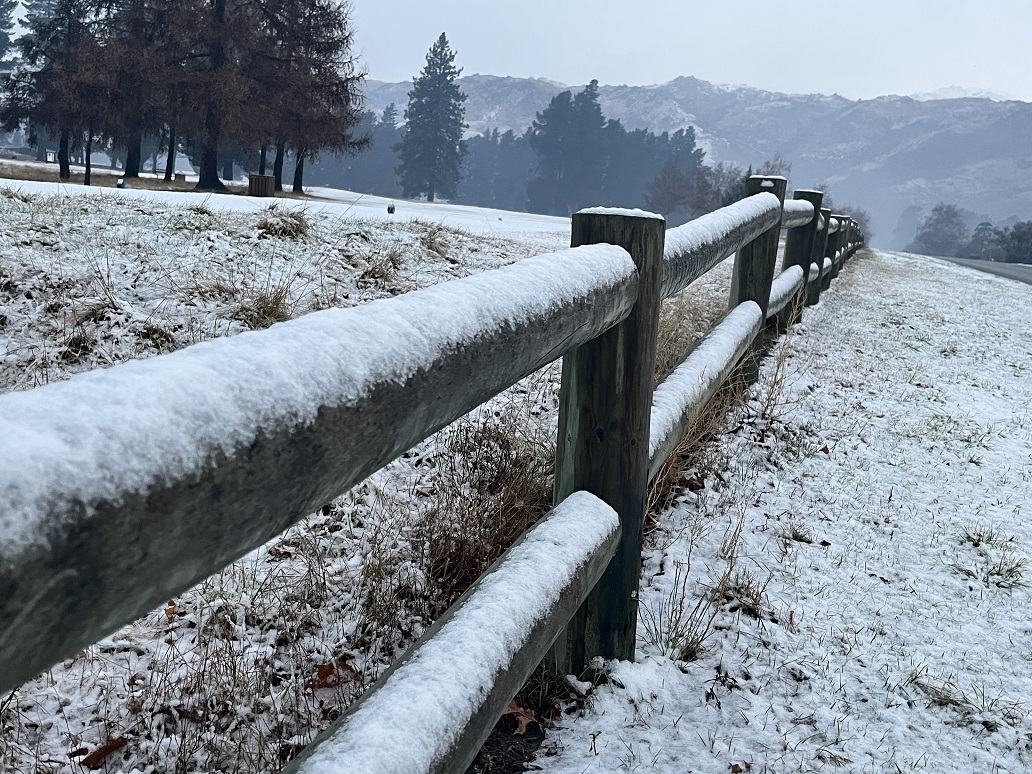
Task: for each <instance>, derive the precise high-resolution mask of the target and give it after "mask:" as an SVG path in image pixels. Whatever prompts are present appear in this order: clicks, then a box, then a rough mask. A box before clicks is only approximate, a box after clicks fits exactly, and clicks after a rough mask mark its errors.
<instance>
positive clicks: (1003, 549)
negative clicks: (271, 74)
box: [0, 181, 1032, 774]
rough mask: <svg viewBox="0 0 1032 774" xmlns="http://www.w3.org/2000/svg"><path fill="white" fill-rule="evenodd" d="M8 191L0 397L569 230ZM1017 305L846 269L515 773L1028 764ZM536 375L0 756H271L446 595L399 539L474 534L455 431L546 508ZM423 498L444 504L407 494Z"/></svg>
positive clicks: (4, 723) (228, 201) (64, 668)
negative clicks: (498, 451) (425, 596)
mask: <svg viewBox="0 0 1032 774" xmlns="http://www.w3.org/2000/svg"><path fill="white" fill-rule="evenodd" d="M9 186H10V187H9V188H4V187H3V184H0V233H2V235H3V236H2V247H0V392H5V391H11V390H23V389H31V388H32V387H34V386H37V385H40V384H44V383H46V382H49V381H55V380H59V379H64V378H67V377H69V376H71V375H74V374H75V373H77V372H81V371H85V370H89V369H92V368H96V367H102V366H105V365H109V364H111V363H115V362H120V361H122V360H126V359H129V358H138V357H149V356H154V355H157V354H161V353H163V352H167V351H171V350H174V349H178V348H181V347H183V346H186V345H188V344H190V343H193V342H195V341H200V340H203V339H208V338H213V337H216V336H227V335H234V334H237V333H240V332H243V331H246V330H248V329H251V328H256V327H266V326H268V325H270V324H272V323H274V322H276V321H278V320H281V319H287V318H291V317H297V316H299V315H302V314H304V313H306V312H308V311H312V310H316V309H322V308H326V307H329V306H351V305H355V304H358V303H362V302H364V301H366V300H370V299H373V298H380V297H384V296H388V295H394V294H397V293H399V292H404V291H406V290H410V289H414V288H417V287H425V286H427V285H430V284H434V283H436V282H440V281H442V280H446V279H449V278H453V277H458V276H465V275H467V274H470V273H473V272H476V271H481V270H483V269H486V268H491V267H494V266H499V265H503V264H505V263H509V262H512V261H514V260H518V259H520V258H522V257H526V256H528V255H533V254H535V253H539V252H543V251H546V250H551V249H555V248H556V247H560V246H563V245H564V244H565V243H567V242H568V239H569V222H568V221H567V220H565V219H558V218H546V217H541V216H533V215H523V214H518V213H496V212H493V211H485V210H479V209H476V208H468V207H451V206H447V205H426V204H415V203H408V202H399V203H398V212H397V214H396V215H395V216H394V217H393V218H388V216H387V213H386V200H379V199H376V198H375V197H359V196H358V195H351V194H346V193H342V192H335V193H334V194H332V195H333V196H336V197H338V198H337V199H336V200H330V199H329V196H330V193H329V192H317V193H319V194H320V195H325V196H326V197H327V198H326V199H323V200H319V201H317V202H313V201H308V202H302V201H297V200H288V199H280V200H277V201H276V203H275V207H274V208H272V209H270V208H269V202H268V201H267V200H266V201H261V200H254V199H248V198H246V197H240V196H207V195H199V194H179V193H165V192H162V193H154V192H145V191H131V190H128V191H115V192H112V191H111V190H110V189H105V190H104V191H103V193H99V192H96V191H89V190H84V189H83V188H81V187H62V186H57V185H52V184H42V183H21V182H14V181H12V182H10V183H9ZM499 218H501V220H499ZM728 277H729V266H728V264H724V265H722V266H721V267H719V268H718V269H717V270H715V271H714V272H712V273H711V275H708V276H707V278H705V279H704V280H703V281H700V283H697V284H696V285H695V286H693V287H692V288H690V289H689V290H688V291H686V293H687V294H688V301H687V302H685V303H683V304H682V306H687V307H698V308H699V309H702V308H705V309H707V310H709V311H707V312H706V313H705V314H703V313H700V314H699V316H698V317H696V318H692V319H691V320H690V321H689V323H685V324H683V325H682V327H681V329H680V330H681V331H682V332H683V334H684V335H687V336H689V337H695V336H697V335H698V333H700V332H701V330H702V329H704V328H705V327H708V325H709V324H711V322H712V314H713V311H712V310H714V309H715V310H717V312H719V310H720V308H721V306H722V304H723V303H724V302H723V299H725V298H726V293H727V283H728ZM1030 308H1032V288H1029V287H1027V286H1023V285H1019V284H1018V283H1015V282H1011V281H1009V280H1004V279H1001V278H995V277H989V276H986V275H983V274H979V273H977V272H975V271H973V270H968V269H965V268H963V267H958V266H953V265H949V264H946V263H944V262H940V261H936V260H932V259H926V258H921V257H915V256H906V255H898V254H886V253H876V254H873V255H871V256H870V257H866V258H863V259H860V260H857V261H854V262H852V263H851V264H849V265H848V266H847V267H846V268H845V270H844V271H843V273H842V275H841V277H840V279H839V280H838V281H837V282H836V283H835V284H834V286H833V288H832V290H831V291H830V292H828V293H827V294H825V296H824V297H823V299H822V302H821V304H820V305H819V306H818V307H816V308H814V309H812V310H809V311H808V312H807V316H806V319H805V321H804V324H803V325H802V326H799V327H797V328H796V329H794V332H793V333H792V334H791V335H790V337H789V338H787V339H786V340H784V341H783V342H782V344H781V345H779V346H778V347H776V348H775V350H774V355H773V356H772V357H771V358H770V359H769V360H768V361H767V362H766V365H765V367H764V373H763V376H762V378H761V382H760V383H759V384H758V385H757V386H756V387H755V388H754V389H753V390H752V392H751V393H750V396H749V399H748V400H747V401H746V402H744V404H742V405H740V406H738V407H737V408H735V409H734V410H733V411H732V413H731V415H730V416H729V417H728V420H727V421H726V423H725V425H724V426H723V428H722V430H721V431H720V433H719V435H718V440H717V442H716V443H715V444H714V445H713V447H712V449H711V450H710V451H709V452H707V453H706V454H705V455H704V456H703V458H702V461H700V464H699V467H698V468H697V469H695V470H693V471H689V477H688V480H687V481H685V482H684V483H685V490H684V492H683V493H682V494H680V495H679V496H678V497H677V498H676V501H675V502H674V505H673V507H671V508H670V509H668V510H666V511H661V512H658V513H655V514H654V518H655V523H654V524H652V531H651V532H650V535H649V545H648V550H647V552H646V556H645V563H644V566H643V591H642V614H641V620H640V622H639V639H640V642H639V658H638V662H637V663H635V664H628V663H617V664H610V665H606V667H605V669H606V671H608V672H609V674H610V680H609V682H608V683H607V684H604V685H600V686H598V687H596V688H595V689H594V690H593V691H591V692H590V693H589V696H588V699H587V709H586V710H583V711H582V710H580V709H579V706H580V705H578V704H569V705H567V707H566V708H567V709H568V710H569V712H561V713H560V714H561V718H560V720H559V721H558V725H557V726H555V727H553V728H551V729H550V730H549V731H548V733H547V737H546V739H545V742H544V744H543V746H542V747H541V750H540V752H539V754H538V758H537V760H536V762H535V765H536V766H538V767H540V768H542V769H544V770H547V771H552V772H584V771H616V770H628V771H638V770H640V771H660V772H685V771H694V772H714V773H716V772H728V771H731V772H739V773H740V772H744V771H757V772H758V771H772V772H782V771H818V770H838V771H868V772H881V771H912V770H917V771H922V770H924V771H930V772H932V771H935V772H939V771H979V772H981V771H986V772H990V771H1001V772H1004V771H1024V770H1026V769H1027V768H1028V764H1029V759H1030V758H1032V720H1030V719H1029V717H1028V715H1029V712H1030V711H1032V701H1030V700H1029V699H1028V697H1029V696H1030V695H1032V681H1030V679H1029V674H1030V670H1032V637H1030V634H1032V625H1030V624H1028V623H1026V620H1027V619H1028V614H1027V610H1026V608H1027V607H1028V602H1029V599H1028V597H1029V586H1028V585H1027V583H1032V575H1030V573H1032V569H1030V567H1029V565H1028V558H1029V557H1032V527H1026V526H1025V525H1023V524H1022V522H1021V519H1020V516H1021V512H1022V510H1023V509H1024V510H1025V511H1027V510H1028V506H1026V505H1025V501H1026V500H1029V499H1030V498H1029V493H1030V492H1032V404H1030V401H1029V398H1030V395H1032V383H1030V381H1029V380H1030V377H1032V326H1030V325H1029V322H1030V320H1029V315H1030V312H1029V309H1030ZM707 315H709V316H707ZM685 326H687V327H685ZM556 383H557V372H556V369H555V368H554V367H552V368H549V369H545V370H544V371H543V372H541V373H540V374H537V375H535V376H533V377H530V378H528V379H527V380H524V382H522V383H521V384H519V385H517V386H516V387H514V388H513V389H512V390H510V391H507V393H505V394H503V395H502V396H500V397H499V398H498V399H496V400H494V401H492V402H491V403H490V404H488V405H487V406H486V407H484V408H483V409H482V410H480V411H478V412H474V415H472V416H471V417H469V418H467V419H466V420H463V421H461V422H460V423H457V425H456V426H453V427H452V428H449V429H447V430H445V431H442V433H440V434H438V435H437V436H435V437H434V438H431V439H429V440H428V441H426V442H425V443H423V444H421V445H420V446H419V447H418V448H416V449H414V450H412V451H411V452H410V453H408V454H406V455H405V456H404V457H402V458H401V459H399V460H398V461H396V462H395V463H393V464H392V465H390V466H388V468H386V469H384V470H383V471H381V472H380V473H378V474H376V475H374V476H373V477H372V478H371V479H370V480H368V481H366V482H364V483H363V484H361V485H360V486H358V487H356V488H355V489H354V490H352V492H349V493H348V494H347V495H345V496H344V497H342V498H339V499H338V500H337V501H336V502H334V503H333V504H332V505H331V506H329V507H327V508H325V509H323V511H322V512H320V513H318V514H313V515H312V516H310V517H309V518H308V519H306V520H305V521H304V522H303V523H302V524H301V525H299V526H298V527H296V528H294V529H292V530H290V531H289V532H288V533H287V534H286V535H284V536H283V537H282V538H280V539H279V540H277V541H273V542H272V543H270V544H269V545H267V546H265V547H263V548H262V549H260V550H259V551H257V552H255V553H253V554H252V555H250V556H248V557H247V558H245V559H244V560H241V561H240V562H238V563H236V564H235V565H233V566H232V567H230V568H227V570H226V571H224V572H223V573H221V574H219V575H217V576H214V577H213V578H211V579H209V580H208V581H206V582H205V583H203V584H201V586H199V587H198V588H196V589H193V590H190V591H189V592H186V593H184V594H182V595H180V596H179V597H177V598H175V599H172V600H169V601H168V604H167V606H165V607H163V608H161V609H159V610H156V611H154V613H152V614H151V615H149V616H147V617H146V618H144V619H141V620H140V621H138V622H136V623H134V624H132V625H130V626H129V627H126V628H125V629H124V630H122V631H120V632H118V633H116V634H114V635H112V636H111V637H109V638H106V639H105V640H104V641H102V642H101V643H98V644H97V645H95V646H93V647H91V648H88V649H87V650H85V651H83V652H82V653H80V654H77V655H76V656H75V657H73V658H70V659H67V660H66V661H65V662H63V663H61V664H59V665H56V666H55V668H54V669H53V670H51V671H49V672H48V673H46V674H44V675H42V676H41V677H40V678H38V679H36V680H34V681H32V682H30V683H28V684H27V685H25V686H23V687H22V688H20V689H18V690H17V691H15V692H13V693H12V694H10V695H8V696H7V697H0V770H2V771H4V772H6V771H19V772H21V771H25V772H64V771H81V770H82V766H83V765H85V764H86V763H87V762H89V763H97V764H98V766H99V767H100V768H102V769H103V770H105V771H109V772H123V771H124V772H135V773H137V774H150V772H166V771H176V772H212V771H220V772H221V771H239V772H261V771H269V770H274V769H276V768H278V767H279V766H280V765H281V764H282V763H283V762H285V761H286V760H288V759H289V758H291V757H293V756H294V755H296V754H297V752H298V750H299V749H300V748H301V746H303V745H304V744H305V743H307V742H308V741H309V740H310V739H311V738H312V737H313V736H314V734H315V733H316V732H317V731H318V729H319V728H321V727H324V726H325V725H326V724H328V723H329V722H330V721H332V720H333V719H334V718H335V717H336V716H337V715H338V714H339V712H340V710H341V709H342V708H343V707H345V706H346V705H347V704H348V703H349V702H351V701H353V700H354V698H355V697H356V696H357V695H359V694H360V693H361V691H362V690H363V689H364V688H365V687H366V686H368V685H369V684H370V683H371V682H372V680H374V679H375V678H376V676H377V674H379V673H380V672H381V671H382V670H383V668H384V667H385V666H386V665H387V664H388V663H390V661H391V660H392V659H394V658H395V657H396V656H397V655H398V654H399V653H400V652H402V651H403V650H404V648H405V647H407V645H408V644H410V643H411V642H412V641H413V640H414V639H415V638H416V637H418V636H419V634H420V633H421V632H422V631H423V629H424V628H425V626H426V625H427V624H428V623H429V621H430V620H432V618H433V616H434V615H436V614H438V613H439V612H440V611H441V609H443V608H441V605H442V604H445V603H446V602H447V599H446V598H445V597H434V598H433V599H431V600H430V601H421V598H420V593H421V592H422V591H425V590H426V589H427V588H429V583H430V582H429V580H428V579H429V577H430V576H431V574H432V572H433V571H434V569H435V568H434V566H433V562H429V563H428V557H427V555H426V554H427V551H426V550H425V545H437V546H440V545H450V544H448V543H447V541H445V542H443V543H442V542H441V540H442V535H440V534H438V533H435V532H433V531H432V530H431V529H430V527H428V525H430V526H431V527H432V526H433V525H434V524H435V522H433V520H432V519H433V518H434V517H435V514H439V513H447V514H449V515H456V514H457V516H456V520H458V521H461V519H463V518H471V519H473V520H475V521H476V523H481V522H483V521H484V519H483V516H482V514H483V513H484V512H488V511H490V512H492V513H494V512H495V509H500V508H509V507H511V506H512V503H505V502H501V501H500V500H499V499H498V497H497V496H496V495H494V494H491V495H489V496H484V495H483V494H482V493H481V492H480V491H479V489H478V488H479V487H480V486H481V485H483V486H484V488H485V490H491V491H493V490H492V489H491V488H492V486H493V479H491V478H490V476H487V475H485V465H488V466H490V465H493V464H495V463H496V462H497V459H498V458H496V457H490V456H489V455H486V454H484V453H483V451H482V450H483V449H484V448H486V447H485V445H484V444H485V442H487V443H488V445H493V446H492V448H493V447H499V446H500V447H504V448H505V449H507V450H508V451H511V452H512V455H511V456H512V459H513V460H515V461H516V463H518V465H517V467H520V466H522V467H520V471H518V473H519V475H526V476H527V478H528V481H529V480H530V479H533V481H531V482H530V483H528V484H527V487H528V489H527V491H526V492H522V493H521V498H520V503H519V505H520V507H523V502H522V500H523V499H531V496H533V497H537V498H539V499H541V500H542V502H544V503H545V505H543V506H542V507H545V508H547V499H548V493H547V489H545V490H544V491H534V492H531V491H530V490H531V489H533V488H534V487H538V485H539V482H540V478H541V476H540V470H538V468H539V467H540V466H541V465H542V464H545V463H542V461H541V460H542V459H546V458H547V454H548V453H549V452H550V449H551V444H552V443H554V438H553V437H552V436H554V432H555V406H556V399H555V398H556V393H555V388H556ZM513 428H519V432H514V431H513ZM507 444H509V445H507ZM478 455H481V456H478ZM546 461H547V460H546ZM547 464H550V463H547ZM486 472H487V473H492V474H493V473H496V472H498V471H495V470H493V469H492V470H489V471H486ZM514 475H515V474H514ZM442 482H443V483H449V482H450V483H451V485H452V488H451V489H450V490H449V491H451V492H452V495H451V497H452V498H453V499H450V500H449V499H447V497H446V498H444V499H435V497H437V491H438V490H442V491H443V490H444V489H445V487H443V486H442ZM456 482H457V483H456ZM534 482H538V483H534ZM539 488H540V487H539ZM485 497H486V499H484V498H485ZM477 498H481V499H477ZM470 503H473V504H474V505H475V507H476V508H484V509H486V510H483V511H476V510H475V509H474V510H473V512H472V513H471V512H470V509H471V508H472V507H473V506H471V505H470ZM488 521H491V520H490V519H489V520H488ZM436 524H437V527H436V528H437V529H440V523H439V522H438V523H436ZM460 537H463V536H462V535H458V536H456V535H455V534H448V535H444V536H443V538H447V540H452V541H454V540H456V539H457V538H460ZM465 537H467V538H468V537H470V535H466V536H465ZM472 537H474V538H475V539H477V540H479V539H480V538H481V536H480V535H479V534H477V535H473V536H472ZM434 541H438V542H436V543H435V542H434ZM429 558H432V557H429ZM435 588H436V587H435ZM437 591H440V589H437ZM578 687H579V688H583V687H584V686H583V685H578ZM480 770H481V771H485V772H486V771H491V768H490V766H487V767H486V768H481V769H480Z"/></svg>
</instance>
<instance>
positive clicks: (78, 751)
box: [68, 747, 90, 758]
mask: <svg viewBox="0 0 1032 774" xmlns="http://www.w3.org/2000/svg"><path fill="white" fill-rule="evenodd" d="M89 751H90V748H89V747H79V748H76V749H75V750H72V751H71V752H70V753H68V757H69V758H78V757H79V756H80V755H85V754H86V753H88V752H89Z"/></svg>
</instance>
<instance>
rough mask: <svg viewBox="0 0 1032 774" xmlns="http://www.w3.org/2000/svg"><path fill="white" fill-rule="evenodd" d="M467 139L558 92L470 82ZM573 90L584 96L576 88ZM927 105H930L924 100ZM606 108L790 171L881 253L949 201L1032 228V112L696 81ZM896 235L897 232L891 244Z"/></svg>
mask: <svg viewBox="0 0 1032 774" xmlns="http://www.w3.org/2000/svg"><path fill="white" fill-rule="evenodd" d="M460 85H461V88H462V90H463V91H464V92H465V93H466V94H467V95H468V96H469V101H468V103H467V108H466V121H467V123H468V124H469V127H470V130H471V131H477V132H481V131H485V130H487V129H491V128H494V127H498V128H500V129H503V130H504V129H514V130H517V131H522V130H523V129H525V128H526V127H527V126H529V125H530V123H531V122H532V121H533V120H534V117H535V114H536V112H538V111H541V110H543V109H544V108H545V107H546V106H547V105H548V102H549V100H550V99H551V98H552V97H553V96H554V95H555V94H558V93H559V92H560V91H562V90H564V88H567V87H564V86H563V85H561V84H557V83H554V82H552V81H546V80H542V79H525V78H500V77H496V76H490V75H472V76H468V77H465V78H462V79H461V80H460ZM410 87H411V85H410V84H407V83H403V84H387V83H381V82H377V81H369V82H367V84H366V97H367V101H368V106H369V107H370V108H371V109H374V110H381V109H382V108H383V107H384V106H385V105H386V104H387V103H388V102H395V103H397V104H398V105H399V106H404V105H405V104H406V103H407V100H408V97H407V94H408V89H409V88H410ZM569 88H573V89H575V90H578V89H580V88H581V87H580V86H572V87H569ZM926 96H927V95H926ZM600 100H601V103H602V109H603V111H604V112H605V114H606V116H607V117H609V118H618V119H620V120H621V121H622V122H623V124H624V125H625V126H627V127H628V128H640V127H647V128H649V129H651V130H653V131H657V132H658V131H673V130H676V129H678V128H681V127H684V126H688V125H691V126H694V127H695V128H696V132H697V134H698V136H699V138H700V144H701V145H702V146H703V147H704V148H705V149H706V150H707V152H708V153H709V157H710V159H711V160H713V161H720V160H729V161H733V162H735V163H738V164H740V165H742V166H746V165H748V164H761V163H762V162H763V161H764V160H765V159H767V158H770V157H771V156H773V155H774V154H775V153H780V154H781V155H782V156H783V157H785V158H786V159H788V160H789V161H791V162H792V164H793V168H792V181H791V182H792V183H793V185H795V186H797V187H800V188H807V187H812V186H814V185H817V184H820V183H826V184H828V185H829V186H830V192H831V194H832V196H833V198H834V200H835V201H836V202H839V203H840V204H853V205H856V206H860V207H864V208H865V209H867V210H869V211H870V212H871V214H872V216H873V221H874V226H873V228H874V230H875V232H876V236H875V240H876V242H877V243H881V244H885V245H889V246H894V247H902V246H903V245H904V244H905V243H907V242H909V241H910V240H911V239H912V238H913V235H914V231H915V230H916V226H917V223H918V222H919V220H920V213H921V211H922V210H924V211H927V210H930V209H931V207H933V206H934V205H935V204H937V203H938V202H939V201H947V202H951V203H954V204H957V205H959V206H961V207H964V208H966V209H969V210H971V211H973V212H975V213H978V214H980V215H982V214H984V215H987V216H989V217H990V218H991V219H993V220H1002V219H1005V218H1007V217H1009V216H1011V215H1015V216H1018V217H1019V218H1021V219H1026V218H1032V176H1030V175H1029V171H1030V170H1032V135H1030V134H1029V127H1032V104H1030V103H1027V102H1016V101H1009V102H999V101H995V100H993V99H986V98H970V97H966V98H963V99H931V100H925V99H924V98H922V100H918V99H915V98H912V97H898V96H888V97H879V98H877V99H873V100H861V101H853V100H848V99H846V98H844V97H841V96H838V95H832V96H825V95H820V94H806V95H802V94H779V93H776V92H769V91H763V90H761V89H754V88H750V87H745V86H718V85H715V84H712V83H708V82H707V81H703V80H700V79H698V78H693V77H681V78H677V79H675V80H673V81H670V82H669V83H664V84H659V85H655V86H602V87H600ZM897 231H898V233H897Z"/></svg>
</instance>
